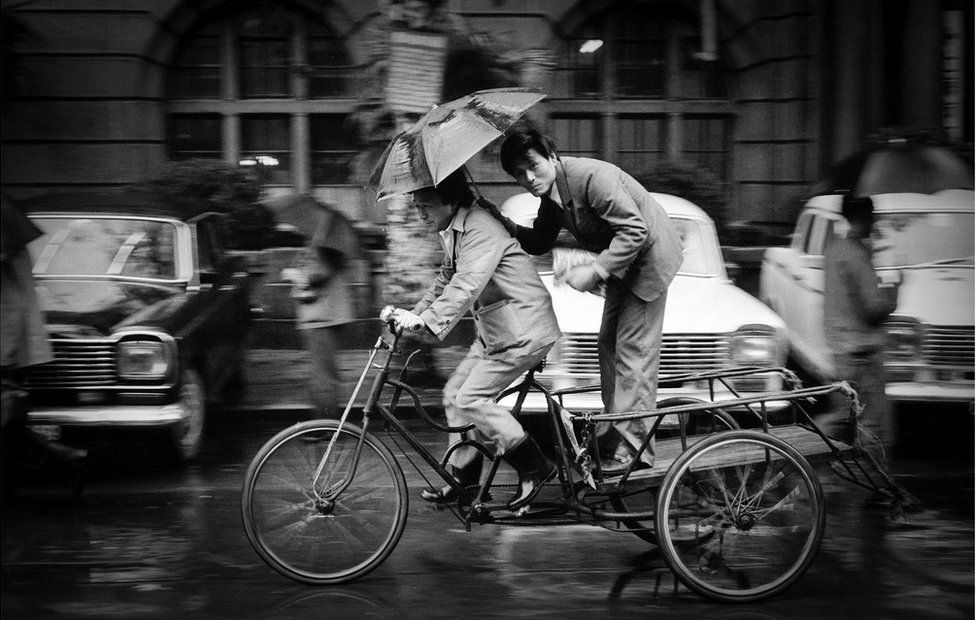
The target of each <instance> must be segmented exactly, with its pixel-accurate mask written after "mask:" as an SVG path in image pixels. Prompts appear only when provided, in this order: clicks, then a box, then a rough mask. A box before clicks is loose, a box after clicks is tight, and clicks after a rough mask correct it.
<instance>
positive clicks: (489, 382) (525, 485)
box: [394, 171, 560, 510]
mask: <svg viewBox="0 0 976 620" xmlns="http://www.w3.org/2000/svg"><path fill="white" fill-rule="evenodd" d="M413 201H414V206H415V207H416V208H417V211H418V213H419V215H420V219H421V220H422V221H423V222H424V224H425V225H426V226H427V228H428V230H430V231H432V232H437V233H438V234H439V235H440V237H441V240H442V245H443V247H444V261H443V263H442V264H441V268H440V272H439V273H438V275H437V276H436V277H435V279H434V282H433V284H431V285H430V287H429V288H428V289H427V291H426V292H425V293H424V295H423V297H422V298H421V299H420V301H419V302H417V304H416V305H415V306H414V307H413V309H412V310H410V311H407V310H402V309H397V310H396V311H395V314H394V316H395V319H396V322H397V325H398V327H400V328H401V329H405V330H408V331H413V330H417V329H422V328H424V327H426V328H427V329H428V330H430V332H431V333H433V334H434V335H435V336H436V337H437V338H439V339H440V340H443V339H444V338H446V337H447V335H448V333H450V331H451V330H452V329H454V327H455V326H456V325H457V323H458V321H460V320H461V317H463V316H464V315H465V314H467V312H468V311H469V310H471V311H472V313H473V314H474V319H475V326H476V328H477V334H478V335H477V337H476V338H475V341H474V342H473V343H472V344H471V347H470V348H469V349H468V352H467V354H466V355H465V357H464V359H463V360H462V361H461V362H460V364H459V365H458V367H457V368H456V369H455V370H454V373H453V374H452V375H451V377H450V378H449V379H448V380H447V384H446V385H445V386H444V409H445V414H446V416H447V422H448V424H449V425H450V426H454V427H459V426H465V425H467V424H474V426H475V429H474V430H473V431H470V434H471V436H472V439H473V440H475V441H479V442H481V443H483V444H486V445H488V446H489V447H492V448H494V450H495V454H501V455H502V457H503V458H504V459H505V461H507V462H508V463H509V464H510V465H511V466H512V467H513V468H514V469H515V471H516V472H518V476H519V487H518V489H517V490H516V492H515V495H514V496H513V497H512V498H511V500H509V506H510V507H511V508H512V509H513V510H514V509H519V508H522V507H524V506H526V505H527V504H528V502H529V501H530V500H531V499H532V498H533V497H535V495H536V494H537V493H538V491H539V489H540V488H541V486H542V485H543V484H545V482H547V481H548V480H550V479H551V478H552V477H553V475H555V473H556V468H555V466H554V465H553V464H552V463H551V462H549V460H548V459H546V458H545V457H544V456H543V454H542V452H541V451H540V449H539V446H538V445H537V444H536V442H535V440H534V439H533V438H532V437H531V436H530V435H528V434H527V433H526V432H525V430H524V429H523V428H522V425H521V424H519V422H518V420H516V419H515V417H514V416H513V415H512V414H511V413H510V412H509V410H508V408H506V407H503V406H502V405H499V404H498V403H496V402H495V400H494V399H495V397H496V396H498V394H499V393H500V392H501V391H502V390H504V389H505V388H506V387H508V386H509V385H510V384H511V383H512V382H513V381H515V380H516V379H517V378H518V377H519V376H521V375H522V374H524V373H525V372H527V371H529V370H531V369H532V368H534V367H535V366H536V365H538V364H539V362H541V361H542V360H543V359H545V357H546V354H547V353H548V352H549V350H550V349H551V348H552V345H553V344H554V343H555V342H556V341H557V340H558V339H559V336H560V332H559V324H558V323H557V321H556V314H555V312H554V311H553V308H552V300H551V299H550V297H549V292H548V291H547V290H546V287H545V285H543V284H542V279H541V278H540V277H539V274H538V273H537V272H536V270H535V267H534V265H533V264H532V260H531V259H530V258H529V256H528V255H527V254H526V253H525V252H524V251H523V250H522V249H521V248H520V247H519V245H518V243H517V242H516V241H515V240H514V239H512V237H511V236H510V235H509V234H508V233H507V232H506V231H505V229H504V228H503V227H502V225H501V224H500V223H499V222H497V221H496V220H494V219H493V218H492V217H491V216H490V215H488V213H486V212H485V211H484V210H482V209H479V208H478V207H477V206H475V202H474V196H473V195H472V193H471V191H470V189H469V188H468V185H467V183H466V182H465V180H464V176H463V174H462V173H461V172H460V171H457V172H454V173H452V174H451V175H449V176H448V177H447V178H446V179H444V180H443V181H441V183H440V184H439V185H437V186H436V187H428V188H424V189H420V190H417V191H415V192H413ZM457 439H458V438H457V437H454V438H452V440H454V441H456V440H457ZM448 462H449V464H450V465H451V468H452V473H453V474H454V476H455V478H457V480H458V482H460V483H461V485H462V486H470V485H474V484H477V483H478V482H479V480H480V477H481V468H482V462H483V457H482V455H481V453H480V452H479V451H478V450H477V449H476V448H474V447H473V446H462V447H460V448H458V449H457V450H455V451H454V452H453V453H452V454H451V456H450V458H449V460H448ZM423 497H424V499H425V500H427V501H430V502H447V501H453V500H455V499H456V498H457V495H456V493H455V492H454V489H453V488H452V487H450V486H446V487H443V488H441V489H430V490H426V491H424V493H423Z"/></svg>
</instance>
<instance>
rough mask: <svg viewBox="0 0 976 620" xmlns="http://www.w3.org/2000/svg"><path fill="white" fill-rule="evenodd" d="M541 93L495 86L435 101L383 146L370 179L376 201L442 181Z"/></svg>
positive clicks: (500, 132)
mask: <svg viewBox="0 0 976 620" xmlns="http://www.w3.org/2000/svg"><path fill="white" fill-rule="evenodd" d="M544 97H545V95H544V94H542V93H540V92H536V91H533V90H528V89H525V88H494V89H490V90H479V91H477V92H474V93H471V94H470V95H466V96H464V97H461V98H459V99H455V100H454V101H450V102H448V103H445V104H442V105H439V106H435V107H434V108H433V109H432V110H430V111H429V112H428V113H427V114H425V115H424V116H423V117H422V118H421V119H420V120H419V121H417V122H416V123H414V124H413V125H411V126H410V127H408V128H407V129H406V130H405V131H403V132H402V133H400V134H399V135H397V136H396V137H395V138H393V140H392V141H391V142H390V144H389V146H387V147H386V150H385V151H384V152H383V155H382V156H381V157H380V161H379V163H377V165H376V168H375V169H374V171H373V176H372V178H371V180H370V185H371V186H373V187H374V188H375V189H376V193H377V195H376V198H377V200H382V199H383V198H387V197H389V196H393V195H396V194H404V193H407V192H412V191H414V190H417V189H420V188H422V187H430V186H432V185H436V184H438V183H440V182H441V181H443V180H444V178H445V177H446V176H447V175H449V174H451V173H452V172H454V171H455V170H457V169H459V168H460V167H461V166H463V165H464V164H465V162H467V161H468V160H469V159H471V157H472V156H473V155H474V154H475V153H477V152H478V151H480V150H481V149H483V148H484V147H485V146H487V145H488V144H489V143H490V142H491V141H492V140H494V139H495V138H498V137H499V136H501V135H502V133H504V132H505V130H506V129H508V128H509V127H511V126H512V125H513V124H514V123H515V121H517V120H518V119H519V118H520V117H521V116H522V115H523V114H525V112H526V111H527V110H528V109H529V108H530V107H532V106H533V105H535V104H536V103H538V102H539V101H541V100H542V99H543V98H544Z"/></svg>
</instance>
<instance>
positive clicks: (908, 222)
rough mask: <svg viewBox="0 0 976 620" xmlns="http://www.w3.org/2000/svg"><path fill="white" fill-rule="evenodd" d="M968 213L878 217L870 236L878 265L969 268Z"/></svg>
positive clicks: (970, 231)
mask: <svg viewBox="0 0 976 620" xmlns="http://www.w3.org/2000/svg"><path fill="white" fill-rule="evenodd" d="M973 233H974V229H973V214H972V213H945V212H943V213H880V214H878V217H877V220H876V222H875V229H874V231H873V232H872V239H873V242H874V248H875V251H876V252H877V253H878V257H877V258H878V263H879V264H884V265H893V266H898V267H904V266H910V265H921V264H926V263H935V262H947V263H951V262H960V263H968V264H970V265H972V264H973Z"/></svg>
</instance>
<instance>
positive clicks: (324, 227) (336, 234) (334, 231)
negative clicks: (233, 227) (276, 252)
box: [266, 194, 361, 260]
mask: <svg viewBox="0 0 976 620" xmlns="http://www.w3.org/2000/svg"><path fill="white" fill-rule="evenodd" d="M266 204H267V206H268V208H269V209H271V211H272V212H273V213H274V216H275V220H277V221H278V222H279V223H282V224H290V225H292V226H294V227H295V228H296V229H298V231H299V232H301V233H302V234H303V235H305V237H307V238H308V244H309V245H311V246H313V247H317V248H325V249H328V250H332V251H334V252H338V253H339V254H341V255H342V256H344V257H346V259H347V260H348V259H357V258H361V246H360V243H359V235H358V234H356V229H355V228H354V227H353V225H352V223H351V222H350V221H349V220H348V219H347V218H346V216H345V215H343V214H342V213H341V212H340V211H339V210H338V209H336V208H335V207H330V206H327V205H324V204H322V203H320V202H319V201H317V200H315V199H314V198H312V197H311V196H308V195H304V194H302V195H292V196H283V197H280V198H273V199H271V200H269V201H267V203H266Z"/></svg>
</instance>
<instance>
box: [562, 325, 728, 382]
mask: <svg viewBox="0 0 976 620" xmlns="http://www.w3.org/2000/svg"><path fill="white" fill-rule="evenodd" d="M596 340H597V336H596V334H566V335H565V336H563V338H562V340H561V341H560V348H559V357H558V359H559V364H558V365H559V368H560V370H561V371H563V372H567V373H569V374H574V375H591V376H594V377H595V376H599V374H600V360H599V356H598V354H597V345H596ZM728 365H729V341H728V337H727V336H725V335H724V334H721V335H714V334H665V335H664V342H663V347H662V350H661V370H660V373H661V374H662V375H678V374H685V373H691V372H704V371H708V370H716V369H718V368H723V367H726V366H728Z"/></svg>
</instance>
